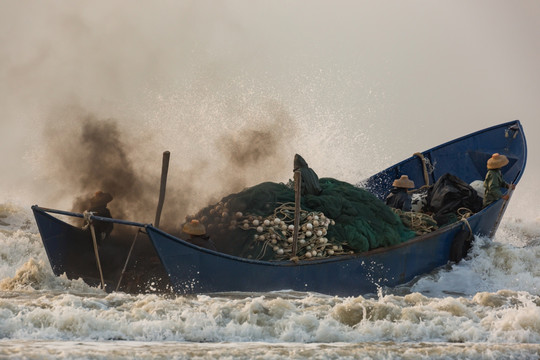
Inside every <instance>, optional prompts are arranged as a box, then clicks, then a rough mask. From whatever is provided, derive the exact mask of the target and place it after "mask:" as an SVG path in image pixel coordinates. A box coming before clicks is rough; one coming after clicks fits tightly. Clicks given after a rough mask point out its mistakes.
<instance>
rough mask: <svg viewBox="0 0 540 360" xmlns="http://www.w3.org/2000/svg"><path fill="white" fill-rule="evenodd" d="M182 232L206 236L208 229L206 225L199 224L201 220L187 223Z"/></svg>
mask: <svg viewBox="0 0 540 360" xmlns="http://www.w3.org/2000/svg"><path fill="white" fill-rule="evenodd" d="M182 231H183V232H185V233H186V234H190V235H204V234H206V229H205V228H204V225H203V224H201V223H200V222H199V220H191V222H188V223H185V224H184V227H182Z"/></svg>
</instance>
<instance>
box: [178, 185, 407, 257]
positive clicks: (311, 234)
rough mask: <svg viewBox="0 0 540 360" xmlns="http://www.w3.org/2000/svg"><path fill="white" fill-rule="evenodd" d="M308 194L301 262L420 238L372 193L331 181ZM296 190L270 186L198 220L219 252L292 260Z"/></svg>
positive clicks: (304, 205)
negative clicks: (306, 259) (314, 192)
mask: <svg viewBox="0 0 540 360" xmlns="http://www.w3.org/2000/svg"><path fill="white" fill-rule="evenodd" d="M319 184H320V188H321V190H322V191H321V192H320V193H319V194H318V195H310V194H307V195H303V196H302V198H301V209H302V212H301V217H300V228H299V235H298V242H297V246H298V251H297V253H296V258H298V259H305V258H311V257H326V256H331V255H338V254H344V253H350V252H362V251H367V250H371V249H375V248H378V247H382V246H390V245H395V244H398V243H401V242H404V241H406V240H408V239H410V238H412V237H414V236H415V234H414V232H412V231H410V230H409V229H408V228H407V227H405V226H404V225H403V223H402V222H401V220H400V218H399V216H398V215H396V214H395V213H394V212H393V211H392V210H391V209H390V208H389V207H388V206H386V205H385V204H384V203H383V202H382V201H381V200H379V199H377V198H376V197H375V196H374V195H373V194H371V193H370V192H368V191H366V190H364V189H361V188H358V187H356V186H354V185H351V184H349V183H346V182H342V181H339V180H336V179H332V178H322V179H320V181H319ZM294 198H295V193H294V189H293V187H292V186H291V185H290V184H289V185H285V184H283V183H273V182H265V183H261V184H259V185H255V186H253V187H250V188H247V189H245V190H243V191H241V192H239V193H236V194H231V195H228V196H226V197H224V198H223V199H222V200H221V201H219V202H218V203H217V204H214V205H211V206H208V207H206V208H204V209H201V210H200V211H199V212H198V213H197V214H195V215H194V216H190V217H188V219H187V220H190V219H192V218H195V219H198V220H199V221H200V222H202V223H203V224H204V225H205V226H206V229H207V234H208V235H209V236H210V238H211V239H212V241H213V242H214V243H215V244H216V247H217V248H218V250H219V251H221V252H224V253H228V254H232V255H236V256H243V257H247V258H254V259H265V260H270V259H290V258H291V257H292V253H291V249H292V242H293V241H292V234H293V230H294V226H292V224H293V223H294Z"/></svg>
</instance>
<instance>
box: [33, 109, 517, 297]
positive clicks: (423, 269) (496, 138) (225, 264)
mask: <svg viewBox="0 0 540 360" xmlns="http://www.w3.org/2000/svg"><path fill="white" fill-rule="evenodd" d="M493 153H501V154H504V155H506V156H507V157H508V159H509V161H510V162H509V164H508V165H507V166H505V167H504V168H503V169H502V172H503V177H504V179H505V180H506V181H507V182H508V183H513V184H517V183H518V182H519V180H520V178H521V176H522V174H523V171H524V169H525V164H526V158H527V147H526V141H525V136H524V132H523V128H522V126H521V123H520V122H519V121H518V120H515V121H512V122H508V123H503V124H500V125H497V126H493V127H490V128H487V129H484V130H480V131H477V132H474V133H472V134H469V135H466V136H463V137H461V138H458V139H456V140H452V141H449V142H447V143H444V144H442V145H439V146H436V147H434V148H432V149H429V150H426V151H424V152H422V153H417V154H415V155H413V156H411V157H410V158H408V159H405V160H403V161H401V162H399V163H397V164H395V165H393V166H391V167H389V168H387V169H386V170H383V171H381V172H380V173H377V174H375V175H373V176H371V177H370V178H368V179H366V180H365V181H363V182H362V186H363V187H365V188H366V189H368V190H369V191H370V192H372V193H373V194H374V195H376V196H377V197H378V198H380V199H384V198H385V196H386V195H387V194H388V192H389V191H390V189H391V188H392V182H393V181H394V179H396V178H399V177H400V176H401V175H402V174H407V175H408V176H409V178H410V179H412V180H413V181H414V182H415V184H417V185H418V184H420V185H421V184H424V183H428V185H429V184H433V183H435V182H436V181H437V180H438V179H439V178H440V177H441V176H443V175H444V174H447V173H450V174H453V175H455V176H457V177H459V178H460V179H462V180H463V181H465V182H467V183H471V182H473V181H475V180H483V179H484V177H485V174H486V163H487V160H488V159H489V158H490V157H491V155H492V154H493ZM430 165H431V166H430ZM507 203H508V202H507V201H505V200H503V199H501V200H499V201H497V202H495V203H493V204H491V205H489V206H487V207H486V208H484V209H482V210H481V211H479V212H477V213H475V214H473V215H472V216H470V217H469V218H467V219H466V221H465V220H463V221H458V222H454V223H452V224H450V225H447V226H445V227H442V228H439V229H438V230H436V231H433V232H431V233H427V234H425V235H421V236H418V237H416V238H413V239H412V240H409V241H407V242H404V243H401V244H398V245H395V246H391V247H385V248H378V249H374V250H371V251H367V252H363V253H356V254H350V255H341V256H334V257H329V258H322V259H309V260H301V261H297V262H293V261H261V260H251V259H246V258H241V257H236V256H232V255H228V254H223V253H219V252H216V251H212V250H208V249H205V248H201V247H198V246H195V245H192V244H191V243H189V242H187V241H184V240H182V239H180V238H178V237H175V236H172V235H171V234H168V233H166V232H164V231H162V230H160V229H158V228H156V227H154V226H152V225H151V224H140V223H129V222H125V221H124V222H122V221H121V220H111V219H105V218H98V217H95V219H96V220H101V221H112V222H115V223H118V224H122V225H124V226H128V227H134V228H137V229H142V231H143V232H144V236H148V238H149V239H150V241H151V243H152V245H153V249H152V250H153V251H155V253H156V254H157V256H158V257H159V260H160V263H161V264H162V265H163V268H164V271H162V272H161V273H160V276H161V278H163V277H164V275H163V274H167V276H168V282H167V283H166V285H164V288H170V289H172V291H173V292H174V293H177V294H189V293H216V292H235V291H241V292H266V291H273V290H285V289H290V290H295V291H310V292H318V293H323V294H330V295H341V296H348V295H359V294H366V293H373V292H375V291H376V290H377V288H378V287H394V286H396V285H399V284H403V283H406V282H408V281H410V280H412V279H413V278H414V277H416V276H418V275H422V274H426V273H429V272H431V271H432V270H434V269H436V268H438V267H440V266H443V265H445V264H447V263H448V261H449V260H450V259H451V249H452V245H453V243H454V241H455V239H456V238H457V237H458V235H459V234H462V233H463V232H464V231H467V232H472V233H473V234H475V235H480V236H493V234H494V233H495V231H496V229H497V227H498V224H499V222H500V219H501V217H502V216H503V214H504V211H505V208H506V205H507ZM33 210H34V214H35V217H36V221H37V223H38V226H39V229H40V232H41V236H42V239H43V243H44V245H45V248H46V250H47V254H48V256H49V260H50V262H51V266H52V268H53V270H54V272H55V274H57V275H59V274H61V273H63V272H66V273H67V272H68V269H69V271H71V273H70V274H67V275H68V277H74V276H80V277H83V279H85V281H88V280H87V279H86V278H89V279H94V281H93V283H94V284H95V283H96V281H95V279H96V275H95V264H94V270H93V271H94V274H93V275H92V276H90V274H89V273H88V274H81V271H80V270H77V266H76V263H77V261H76V260H72V263H73V262H74V263H75V264H70V265H68V264H67V260H68V258H69V256H67V255H66V254H68V253H69V252H70V250H69V249H70V248H72V247H73V246H72V243H73V238H80V234H79V231H80V230H79V229H77V228H76V227H66V226H70V225H67V224H66V223H65V222H63V221H61V220H59V219H57V218H55V217H53V216H52V215H50V213H56V214H62V215H70V216H79V217H81V216H82V215H81V214H73V213H67V212H62V211H59V210H52V209H44V208H40V207H37V206H34V207H33ZM71 254H72V255H71V256H73V251H72V252H71ZM86 256H87V257H88V258H89V259H92V256H91V255H88V254H87V255H86ZM154 263H155V261H154ZM144 266H148V264H145V265H144ZM90 268H91V266H89V267H88V269H87V270H86V271H87V272H88V271H91V269H90ZM145 271H146V274H149V273H150V272H148V271H147V270H145ZM109 272H110V273H111V274H114V275H113V276H112V277H115V276H116V277H118V276H119V272H118V269H116V270H113V269H110V271H109ZM111 279H112V278H111ZM145 281H148V279H145ZM88 282H90V283H92V281H88ZM162 284H163V283H162ZM138 286H139V288H141V286H142V285H140V284H139V285H138ZM143 287H144V286H143ZM109 288H110V287H109ZM120 289H122V288H120ZM145 289H146V288H145Z"/></svg>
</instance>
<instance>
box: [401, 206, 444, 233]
mask: <svg viewBox="0 0 540 360" xmlns="http://www.w3.org/2000/svg"><path fill="white" fill-rule="evenodd" d="M391 209H392V210H393V211H394V213H396V214H397V215H398V216H399V218H400V219H401V222H402V223H403V225H405V226H406V227H408V228H409V229H411V230H412V231H414V232H415V234H416V235H422V234H427V233H429V232H432V231H434V230H437V229H438V226H437V222H436V221H435V219H433V217H432V216H430V215H428V214H424V213H420V212H414V211H403V210H400V209H395V208H391Z"/></svg>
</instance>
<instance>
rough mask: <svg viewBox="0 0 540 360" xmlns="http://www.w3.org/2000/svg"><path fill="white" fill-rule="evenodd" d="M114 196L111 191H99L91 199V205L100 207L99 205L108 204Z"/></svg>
mask: <svg viewBox="0 0 540 360" xmlns="http://www.w3.org/2000/svg"><path fill="white" fill-rule="evenodd" d="M112 199H113V197H112V195H111V194H109V193H105V192H103V191H101V190H100V191H97V192H96V193H95V194H94V196H93V197H92V198H91V199H90V206H92V207H98V206H106V205H107V204H108V203H110V202H111V201H112Z"/></svg>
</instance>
